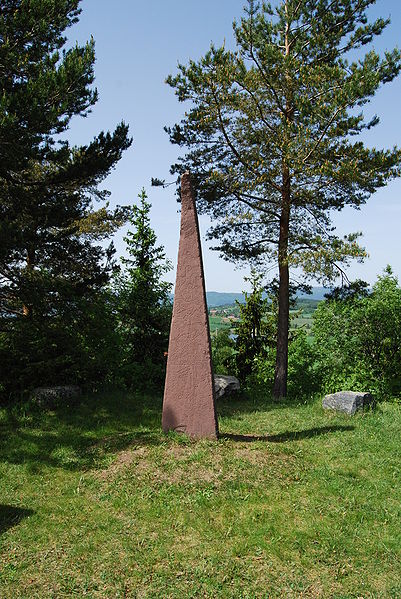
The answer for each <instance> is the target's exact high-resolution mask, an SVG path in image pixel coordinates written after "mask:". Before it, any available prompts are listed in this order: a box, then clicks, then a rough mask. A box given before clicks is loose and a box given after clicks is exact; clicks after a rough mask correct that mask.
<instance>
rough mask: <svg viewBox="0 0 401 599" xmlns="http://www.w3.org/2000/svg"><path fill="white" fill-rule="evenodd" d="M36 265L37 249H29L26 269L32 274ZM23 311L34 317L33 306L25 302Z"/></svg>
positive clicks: (29, 316) (24, 313)
mask: <svg viewBox="0 0 401 599" xmlns="http://www.w3.org/2000/svg"><path fill="white" fill-rule="evenodd" d="M34 265H35V250H28V252H27V258H26V267H25V268H26V271H27V272H28V273H29V274H31V273H32V271H33V268H34ZM22 313H23V315H24V316H25V317H26V318H32V314H33V306H32V304H28V303H27V302H24V303H23V305H22Z"/></svg>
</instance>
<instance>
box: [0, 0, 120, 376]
mask: <svg viewBox="0 0 401 599" xmlns="http://www.w3.org/2000/svg"><path fill="white" fill-rule="evenodd" d="M79 13H80V9H79V0H46V1H35V2H32V1H30V0H5V1H4V2H2V6H1V13H0V82H1V86H2V93H1V97H0V327H1V331H2V345H3V347H4V348H7V350H6V352H7V351H11V352H12V347H14V346H15V344H17V345H18V344H20V345H21V346H22V345H23V340H24V339H26V341H27V345H26V348H25V351H26V357H25V361H26V362H30V364H31V365H32V364H35V363H43V361H44V353H43V351H44V350H45V349H46V351H45V353H48V351H47V350H49V348H50V347H53V352H55V353H56V354H58V353H60V354H61V353H62V351H63V349H62V347H63V343H64V344H65V351H66V352H67V349H66V348H67V347H68V345H69V344H68V343H67V341H66V339H65V337H64V336H63V334H61V333H62V332H63V331H64V332H65V331H66V330H68V329H69V325H67V322H68V323H69V322H76V323H77V322H78V321H79V320H80V319H81V318H82V313H83V312H82V311H83V310H84V311H85V310H86V307H88V304H87V302H90V301H91V296H92V298H93V297H94V296H93V294H95V293H97V292H98V290H99V289H101V288H102V286H103V285H104V284H105V283H106V282H107V280H108V277H109V273H110V269H111V266H112V254H113V248H112V246H110V247H109V248H105V246H104V245H100V243H99V242H100V241H102V240H104V239H106V238H107V237H108V236H109V235H110V234H111V233H113V231H115V229H116V228H117V227H118V226H120V225H121V224H122V223H123V222H124V221H125V220H126V218H127V210H126V209H124V208H117V209H116V210H114V211H111V210H109V209H108V207H107V203H105V200H106V199H107V196H108V192H107V191H100V190H99V184H100V183H101V182H102V181H103V180H104V178H105V177H106V176H107V175H108V174H109V173H110V171H111V169H112V168H113V167H114V166H115V165H116V163H117V162H118V160H119V159H120V157H121V155H122V153H123V151H124V150H125V149H127V148H128V147H129V145H130V144H131V140H130V139H129V138H128V127H127V126H126V125H125V124H124V123H121V124H119V125H118V126H117V128H116V129H115V131H114V133H112V134H111V133H103V132H101V133H100V134H99V135H98V136H97V137H95V138H94V139H93V140H92V141H91V142H90V143H89V144H88V145H85V146H81V147H72V146H71V145H70V144H69V142H68V141H67V140H66V139H65V135H63V134H65V132H66V131H67V129H68V127H69V123H70V121H71V118H72V117H73V116H86V115H87V114H88V112H89V111H90V108H91V106H93V105H94V103H95V102H96V100H97V92H96V90H95V89H93V87H92V83H93V80H94V73H93V66H94V61H95V54H94V42H93V40H91V41H89V42H88V43H87V44H85V45H84V46H78V45H75V46H74V47H72V48H70V49H65V43H66V38H65V37H64V31H65V30H66V28H68V27H69V26H70V25H72V24H73V23H75V22H76V21H77V18H78V15H79ZM94 200H100V201H102V202H103V205H102V206H101V207H100V208H99V209H95V207H94V205H93V201H94ZM65 318H67V321H66V320H65ZM21 319H28V320H29V321H30V322H31V323H32V328H31V330H30V332H28V327H29V326H30V325H29V324H28V323H27V322H26V321H24V322H21ZM74 319H75V320H74ZM57 322H59V327H58V329H57V330H58V332H59V333H60V334H61V337H60V336H59V335H58V334H57V338H58V341H57V343H56V342H55V343H54V344H53V345H51V344H50V345H49V347H48V348H46V347H45V345H46V344H49V343H50V338H51V335H50V337H49V330H50V329H53V328H54V326H55V325H56V323H57ZM18 331H20V333H21V335H22V336H21V338H20V340H19V341H18V343H17V340H16V339H15V335H16V334H17V333H18ZM74 338H75V337H74ZM29 339H30V340H31V343H28V340H29ZM62 339H64V341H62ZM74 343H75V342H74ZM74 343H73V344H74ZM39 346H40V347H41V350H39ZM55 348H56V349H55ZM49 351H50V350H49ZM70 357H71V356H70ZM66 359H68V352H67V354H66ZM48 374H49V376H50V373H48ZM54 374H55V373H54V371H53V372H52V373H51V376H52V377H54ZM64 376H65V375H64V374H63V373H62V372H60V378H61V379H63V377H64ZM43 382H45V381H44V380H43Z"/></svg>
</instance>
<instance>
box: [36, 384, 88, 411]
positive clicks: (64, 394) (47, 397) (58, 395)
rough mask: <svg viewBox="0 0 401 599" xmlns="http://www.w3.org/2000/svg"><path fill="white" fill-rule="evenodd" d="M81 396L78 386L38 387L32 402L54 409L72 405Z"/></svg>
mask: <svg viewBox="0 0 401 599" xmlns="http://www.w3.org/2000/svg"><path fill="white" fill-rule="evenodd" d="M80 395H81V388H80V387H78V386H77V385H59V386H55V387H37V388H36V389H34V390H33V391H32V393H31V400H33V401H34V402H35V403H37V404H38V405H39V406H43V407H54V406H58V405H60V404H64V403H70V402H71V400H72V401H73V400H75V399H77V398H78V397H79V396H80Z"/></svg>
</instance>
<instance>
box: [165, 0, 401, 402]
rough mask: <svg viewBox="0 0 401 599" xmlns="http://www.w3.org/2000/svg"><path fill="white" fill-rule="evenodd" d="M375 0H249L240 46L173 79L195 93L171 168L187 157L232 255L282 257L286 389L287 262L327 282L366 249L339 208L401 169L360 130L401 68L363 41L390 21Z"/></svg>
mask: <svg viewBox="0 0 401 599" xmlns="http://www.w3.org/2000/svg"><path fill="white" fill-rule="evenodd" d="M374 2H375V0H338V1H336V2H332V1H331V0H280V1H279V0H277V2H275V3H274V6H272V5H271V4H270V3H268V2H266V3H263V4H262V6H261V7H259V6H258V5H257V4H256V2H254V1H253V0H249V2H248V9H247V11H246V15H245V16H244V18H242V19H241V20H240V22H239V23H234V33H235V39H236V50H235V51H230V50H227V49H226V47H225V46H223V47H221V48H216V47H214V46H212V47H211V49H210V51H209V52H207V54H206V55H205V56H204V57H203V58H201V59H200V60H199V61H198V62H194V61H190V62H189V64H188V65H187V66H185V65H179V74H178V75H177V76H174V77H173V76H170V77H168V79H167V82H168V83H169V84H170V85H171V86H172V87H173V89H174V90H175V92H176V94H177V96H178V99H179V100H180V101H183V102H184V101H185V102H189V103H190V106H189V107H188V108H187V112H186V115H185V117H184V119H183V120H182V122H181V123H180V124H177V125H175V126H174V127H172V128H167V132H168V133H169V135H170V139H171V141H172V142H173V143H175V144H178V145H180V146H183V147H186V148H188V151H187V153H186V155H185V156H184V157H183V158H182V159H181V160H180V161H179V162H178V163H177V164H175V165H173V167H172V173H181V172H183V171H184V170H186V169H188V168H189V169H190V170H191V172H192V174H193V177H194V180H195V184H196V186H197V192H198V207H199V209H200V210H201V211H202V212H205V213H208V214H209V215H211V217H212V218H213V219H214V221H215V224H214V226H213V227H212V229H211V230H210V238H212V239H217V240H219V248H218V249H220V251H221V252H222V254H223V255H224V256H225V257H226V258H227V259H230V260H234V261H237V260H254V261H255V260H259V261H263V260H267V261H268V262H275V263H276V265H277V269H278V276H279V316H278V335H277V352H276V367H275V382H274V395H275V396H276V397H282V396H285V395H286V391H287V368H288V331H289V295H290V269H291V268H292V267H298V268H302V269H303V270H304V272H305V275H306V276H310V277H313V278H315V279H319V278H320V279H321V280H322V281H323V282H326V283H327V282H328V281H331V280H333V279H335V277H336V275H337V274H338V272H340V273H341V272H343V270H342V269H343V266H344V264H345V265H346V264H347V263H348V261H349V259H351V258H358V259H362V258H363V257H364V255H365V252H364V250H363V249H362V248H360V247H359V246H358V244H357V237H358V235H357V234H350V235H348V236H346V237H345V238H343V239H341V238H339V237H337V236H336V235H335V234H334V232H333V227H332V223H331V212H332V211H333V210H341V209H342V208H343V207H344V206H352V207H356V208H358V207H359V206H361V205H362V204H364V203H365V201H366V200H367V198H368V197H369V196H370V195H371V194H372V193H373V192H374V191H375V190H376V189H378V188H380V187H382V186H384V185H385V184H386V182H387V181H388V180H389V179H391V178H392V177H396V176H398V175H399V174H400V161H401V153H400V151H399V150H398V149H393V150H390V151H387V150H376V149H374V148H369V147H366V146H365V145H364V144H363V143H362V142H361V141H360V140H358V139H356V138H355V136H356V135H358V134H359V133H361V132H362V131H364V130H366V129H370V128H371V127H373V126H375V125H376V124H377V123H378V118H377V117H374V118H373V119H371V120H369V121H367V120H366V119H365V117H364V114H363V112H362V110H361V107H362V106H363V105H364V104H366V103H367V102H368V101H369V100H370V99H371V98H372V97H373V96H374V95H375V93H376V91H377V90H378V89H379V87H380V86H381V85H382V84H385V83H387V82H390V81H392V80H393V79H394V78H395V77H396V76H397V75H398V73H399V71H400V68H401V58H400V52H399V50H393V51H388V52H385V54H384V56H383V57H380V56H379V55H378V54H377V52H375V51H374V50H372V49H369V51H367V52H366V53H365V54H364V49H365V48H367V47H368V44H370V42H372V40H374V38H375V37H376V36H378V35H380V34H381V33H382V32H383V30H384V29H385V27H386V25H387V24H388V21H387V20H385V19H382V18H379V19H377V20H375V21H374V22H372V23H370V22H369V21H368V16H367V10H368V8H369V7H370V6H371V5H372V4H374Z"/></svg>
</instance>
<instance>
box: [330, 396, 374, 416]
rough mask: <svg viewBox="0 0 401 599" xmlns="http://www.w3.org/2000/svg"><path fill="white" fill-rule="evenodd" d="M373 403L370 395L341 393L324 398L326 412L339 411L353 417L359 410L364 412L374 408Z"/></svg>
mask: <svg viewBox="0 0 401 599" xmlns="http://www.w3.org/2000/svg"><path fill="white" fill-rule="evenodd" d="M373 403H374V400H373V397H372V395H371V394H370V393H363V392H359V391H339V392H338V393H331V394H330V395H326V396H325V397H324V398H323V402H322V406H323V408H324V409H325V410H337V411H338V412H345V413H346V414H350V415H351V416H352V415H353V414H355V412H356V411H357V410H363V409H364V408H366V407H367V406H372V404H373Z"/></svg>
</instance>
